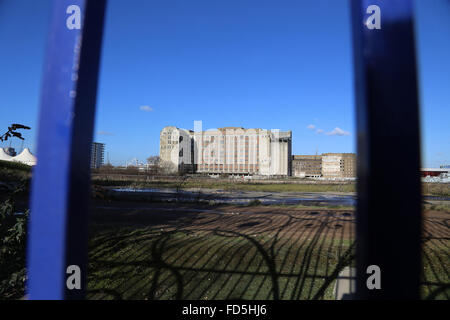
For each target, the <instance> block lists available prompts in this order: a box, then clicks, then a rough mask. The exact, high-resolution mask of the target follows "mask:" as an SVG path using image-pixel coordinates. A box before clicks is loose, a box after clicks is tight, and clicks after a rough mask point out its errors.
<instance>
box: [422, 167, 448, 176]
mask: <svg viewBox="0 0 450 320" xmlns="http://www.w3.org/2000/svg"><path fill="white" fill-rule="evenodd" d="M448 173H450V169H447V168H445V166H441V168H439V169H438V168H421V169H420V176H421V177H439V176H440V175H442V174H448Z"/></svg>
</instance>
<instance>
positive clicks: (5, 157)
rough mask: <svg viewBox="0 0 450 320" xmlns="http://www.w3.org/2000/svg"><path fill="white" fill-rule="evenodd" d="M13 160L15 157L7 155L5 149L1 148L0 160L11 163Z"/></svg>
mask: <svg viewBox="0 0 450 320" xmlns="http://www.w3.org/2000/svg"><path fill="white" fill-rule="evenodd" d="M12 158H13V157H11V156H10V155H9V154H7V153H6V152H5V150H3V148H0V160H5V161H11V160H12Z"/></svg>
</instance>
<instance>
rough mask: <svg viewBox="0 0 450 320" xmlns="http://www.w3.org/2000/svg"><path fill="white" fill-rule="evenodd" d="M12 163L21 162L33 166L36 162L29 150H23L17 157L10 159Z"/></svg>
mask: <svg viewBox="0 0 450 320" xmlns="http://www.w3.org/2000/svg"><path fill="white" fill-rule="evenodd" d="M12 161H17V162H22V163H25V164H27V165H29V166H34V165H35V164H36V162H37V159H36V157H35V156H34V155H33V154H32V153H31V152H30V149H28V148H25V149H23V151H22V152H21V153H20V154H18V155H17V156H15V157H13V158H12Z"/></svg>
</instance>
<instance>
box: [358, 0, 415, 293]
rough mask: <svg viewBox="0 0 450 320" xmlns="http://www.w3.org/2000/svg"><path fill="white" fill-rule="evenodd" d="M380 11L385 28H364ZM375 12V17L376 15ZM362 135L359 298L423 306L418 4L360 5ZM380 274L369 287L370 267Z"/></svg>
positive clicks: (362, 0)
mask: <svg viewBox="0 0 450 320" xmlns="http://www.w3.org/2000/svg"><path fill="white" fill-rule="evenodd" d="M371 5H376V6H378V7H379V9H380V18H381V28H380V29H369V28H368V27H367V26H366V25H365V21H367V18H368V17H369V16H371V15H372V14H373V11H372V12H367V9H368V8H369V6H371ZM369 11H371V10H369ZM352 19H353V43H354V61H355V68H354V69H355V87H356V90H355V92H356V117H357V130H358V138H357V139H358V141H357V145H358V184H357V189H358V205H357V226H356V235H357V249H356V258H357V259H356V260H357V261H356V266H357V278H358V281H357V295H358V298H359V299H418V298H419V281H420V273H421V254H420V236H421V184H420V174H419V169H420V134H419V102H418V100H419V99H418V87H417V72H416V54H415V49H416V48H415V40H414V19H413V7H412V1H411V0H353V1H352ZM370 265H377V266H379V267H380V269H381V289H370V288H368V286H367V284H366V281H367V279H368V278H369V276H370V274H367V272H366V270H367V267H369V266H370Z"/></svg>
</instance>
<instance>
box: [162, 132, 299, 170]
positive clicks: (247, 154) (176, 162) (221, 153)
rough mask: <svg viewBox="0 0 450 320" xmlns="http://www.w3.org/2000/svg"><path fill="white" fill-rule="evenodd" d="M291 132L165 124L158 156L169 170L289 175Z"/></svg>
mask: <svg viewBox="0 0 450 320" xmlns="http://www.w3.org/2000/svg"><path fill="white" fill-rule="evenodd" d="M291 150H292V132H291V131H280V130H266V129H245V128H241V127H225V128H219V129H216V130H207V131H196V132H194V131H191V130H185V129H179V128H176V127H165V128H164V129H163V130H162V131H161V135H160V158H161V161H162V163H165V164H170V166H172V171H173V172H180V171H182V170H184V171H192V172H198V173H207V174H232V175H234V174H238V175H264V176H290V175H292V156H291V153H292V151H291Z"/></svg>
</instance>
